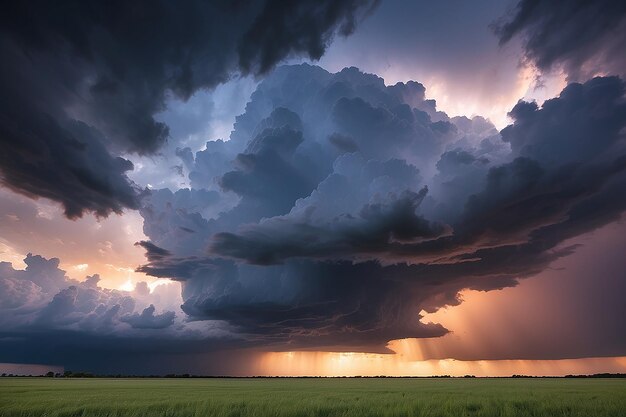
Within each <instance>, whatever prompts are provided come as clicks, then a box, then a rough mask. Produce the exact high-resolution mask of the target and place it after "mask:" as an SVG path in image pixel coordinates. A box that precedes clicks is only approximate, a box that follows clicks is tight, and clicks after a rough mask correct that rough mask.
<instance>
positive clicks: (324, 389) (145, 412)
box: [0, 378, 626, 417]
mask: <svg viewBox="0 0 626 417" xmlns="http://www.w3.org/2000/svg"><path fill="white" fill-rule="evenodd" d="M625 415H626V379H478V378H477V379H470V378H467V379H448V378H437V379H396V378H393V379H392V378H387V379H283V378H276V379H48V378H1V379H0V416H2V417H8V416H10V417H17V416H24V417H26V416H37V417H42V416H46V417H50V416H55V417H57V416H58V417H61V416H63V417H70V416H120V417H122V416H142V417H144V416H145V417H158V416H168V417H178V416H180V417H192V416H197V417H200V416H233V417H235V416H255V417H261V416H310V417H318V416H324V417H335V416H345V417H349V416H355V417H357V416H359V417H361V416H442V417H444V416H446V417H447V416H454V417H460V416H581V417H582V416H584V417H602V416H615V417H617V416H625Z"/></svg>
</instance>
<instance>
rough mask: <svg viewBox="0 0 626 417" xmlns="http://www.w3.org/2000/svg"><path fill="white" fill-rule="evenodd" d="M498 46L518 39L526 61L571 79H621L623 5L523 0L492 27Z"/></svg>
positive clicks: (625, 40)
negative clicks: (595, 76)
mask: <svg viewBox="0 0 626 417" xmlns="http://www.w3.org/2000/svg"><path fill="white" fill-rule="evenodd" d="M494 29H495V32H496V34H497V35H498V37H499V38H500V43H501V44H504V43H507V42H509V41H510V40H511V39H512V38H514V37H517V36H519V37H521V38H522V42H523V45H524V51H525V55H526V59H528V60H530V61H531V62H533V63H534V64H536V65H537V67H539V69H541V70H543V71H548V70H551V69H558V67H559V66H560V67H561V68H562V69H563V70H564V71H565V72H566V74H567V75H568V78H569V79H570V80H571V81H582V80H586V79H588V78H590V77H591V76H594V75H619V76H621V77H624V76H625V75H626V72H625V71H626V70H625V69H626V58H624V53H623V51H624V49H626V5H625V4H624V2H623V1H619V0H601V1H592V0H575V1H562V2H561V1H540V0H522V1H520V2H519V3H518V4H517V6H516V8H515V10H514V11H513V12H512V13H511V14H510V15H509V16H505V17H503V18H502V19H501V20H500V21H499V22H497V23H496V24H495V25H494Z"/></svg>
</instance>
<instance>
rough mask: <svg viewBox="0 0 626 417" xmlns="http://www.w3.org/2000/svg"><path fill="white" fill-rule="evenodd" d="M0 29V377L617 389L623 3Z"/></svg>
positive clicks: (240, 14) (104, 17)
mask: <svg viewBox="0 0 626 417" xmlns="http://www.w3.org/2000/svg"><path fill="white" fill-rule="evenodd" d="M0 31H1V32H2V36H1V38H0V56H2V61H3V62H5V63H7V64H5V65H3V67H2V69H1V70H0V97H1V98H2V100H0V371H2V372H6V373H14V372H15V373H20V372H21V373H43V372H44V371H47V370H53V371H55V372H57V371H58V370H61V369H70V370H74V371H89V372H95V373H102V374H118V373H125V374H167V373H192V374H201V375H238V376H243V375H328V376H338V375H393V376H398V375H465V374H474V375H480V376H506V375H512V374H532V375H565V374H586V373H598V372H626V322H624V320H623V317H624V316H625V315H626V310H625V307H624V305H625V304H624V302H623V294H624V292H625V290H626V261H625V260H624V257H623V253H624V251H625V250H626V238H625V236H626V233H625V232H626V214H625V213H624V212H625V210H626V197H625V196H626V194H625V193H624V190H625V189H626V172H625V171H626V84H625V82H624V78H625V77H626V62H625V61H624V55H623V53H621V51H623V50H624V48H626V6H625V5H624V3H623V2H618V1H609V0H602V1H594V2H590V1H584V0H575V1H567V2H538V1H533V0H521V1H519V2H518V1H515V0H512V1H495V0H493V1H492V0H481V1H476V2H465V1H453V0H449V1H442V2H423V1H400V0H381V1H370V0H351V1H345V2H334V1H331V0H329V1H318V2H304V1H302V2H300V1H295V2H290V3H289V4H285V3H284V2H280V1H278V0H264V1H255V2H244V3H237V2H235V3H232V2H204V1H200V0H198V1H190V2H185V3H182V4H180V3H179V4H174V3H171V2H168V1H165V0H164V1H156V2H153V1H151V2H141V1H140V2H133V3H110V2H101V1H96V0H93V1H91V0H90V1H81V2H67V3H60V4H51V3H48V2H43V1H42V2H39V1H32V2H28V3H16V4H13V5H11V6H10V7H9V8H8V10H7V12H6V13H3V15H2V16H1V17H0Z"/></svg>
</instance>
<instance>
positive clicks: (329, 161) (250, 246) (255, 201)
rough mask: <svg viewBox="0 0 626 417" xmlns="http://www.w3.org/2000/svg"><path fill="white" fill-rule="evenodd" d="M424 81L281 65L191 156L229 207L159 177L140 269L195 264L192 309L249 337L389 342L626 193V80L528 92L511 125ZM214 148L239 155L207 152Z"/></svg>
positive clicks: (433, 330)
mask: <svg viewBox="0 0 626 417" xmlns="http://www.w3.org/2000/svg"><path fill="white" fill-rule="evenodd" d="M418 87H419V86H418V85H417V84H416V83H409V84H401V83H400V84H397V85H395V86H385V84H384V83H383V81H382V79H380V78H378V77H376V76H374V75H371V74H363V73H361V72H360V71H358V70H356V69H354V68H350V69H345V70H343V71H341V72H339V73H337V74H331V73H328V72H326V71H324V70H322V69H320V68H317V67H311V66H308V65H303V66H291V67H282V68H279V69H278V70H277V71H275V72H274V73H273V74H272V75H271V76H269V77H268V78H267V79H266V80H265V81H264V82H262V83H261V84H260V85H259V87H258V89H257V91H256V92H255V93H254V94H253V96H252V100H251V102H250V103H249V104H248V106H247V111H246V113H244V114H243V115H241V116H240V117H239V118H238V119H237V123H236V125H235V130H234V131H233V132H232V134H231V139H230V141H227V142H219V143H215V142H209V143H207V149H206V150H203V151H200V152H198V153H197V154H196V155H195V157H194V155H193V154H191V155H187V158H186V166H187V170H188V171H189V172H190V173H191V174H193V175H194V177H195V178H196V179H200V178H203V179H205V181H206V182H205V186H204V187H206V188H210V189H211V190H213V191H215V192H216V193H217V194H218V195H219V197H217V195H216V198H217V199H218V200H219V199H224V198H228V201H229V204H230V206H229V208H228V209H226V210H224V209H223V206H221V207H222V209H220V210H221V211H220V212H215V211H213V212H212V211H211V206H215V205H219V203H218V200H212V201H208V200H206V199H205V200H203V201H200V200H199V199H191V200H187V201H183V200H182V199H180V198H176V197H175V195H174V194H171V193H170V194H167V193H165V194H164V191H155V192H153V193H155V194H154V195H155V198H157V200H158V201H155V203H154V204H153V203H151V201H150V200H151V197H148V198H147V200H146V205H145V206H144V207H143V208H142V209H141V212H142V213H143V215H144V219H145V229H144V230H146V231H147V233H148V236H149V237H150V239H151V241H152V242H151V243H142V245H143V246H144V247H145V248H146V250H147V253H148V259H149V260H150V262H149V263H148V264H146V265H144V266H142V267H141V268H140V270H141V271H144V272H146V273H148V274H152V275H155V276H161V277H170V278H174V279H177V280H180V281H181V282H182V285H183V298H184V304H183V310H184V311H185V312H186V313H187V314H188V315H190V316H191V317H195V318H199V319H213V320H223V321H225V322H227V323H229V324H230V325H231V326H232V328H233V329H236V330H235V332H236V333H237V334H238V335H239V336H240V337H242V338H243V340H245V341H247V343H250V344H266V345H267V344H270V345H275V346H278V345H280V346H285V345H288V346H291V347H293V346H301V347H309V348H310V347H317V348H325V349H329V348H330V349H338V348H341V347H343V348H346V349H363V350H373V351H381V350H384V346H385V344H386V342H387V341H389V340H390V339H393V338H405V337H431V336H436V335H442V334H445V332H446V330H445V329H444V328H442V327H441V326H438V325H434V324H426V323H421V322H420V317H421V315H420V312H421V311H422V310H424V311H435V310H437V309H438V308H441V307H443V306H446V305H455V304H458V303H459V299H458V293H459V291H461V290H463V289H466V288H471V289H478V290H484V291H488V290H492V289H499V288H503V287H507V286H513V285H516V283H517V281H518V280H519V279H521V278H525V277H529V276H532V275H535V274H537V273H538V272H540V271H542V270H544V269H545V268H546V267H547V266H548V265H550V263H551V262H553V261H555V260H556V259H558V258H559V257H562V256H566V255H568V254H571V253H572V252H574V251H575V249H576V247H575V246H567V245H565V244H564V242H565V241H566V240H567V239H569V238H572V237H575V236H577V235H579V234H581V233H585V232H588V231H591V230H593V229H594V228H596V227H598V226H600V225H603V224H607V223H609V222H611V221H615V220H617V219H618V218H619V216H620V214H621V213H622V212H623V210H624V209H625V208H626V199H625V198H622V197H621V194H620V196H618V195H617V194H619V193H618V191H617V190H619V189H621V188H623V187H624V186H625V185H626V183H625V181H626V172H625V171H626V156H625V155H626V149H625V146H624V138H623V129H624V126H625V123H626V122H625V121H626V104H625V103H624V91H625V89H624V82H623V81H622V80H621V79H619V78H617V77H606V78H595V79H592V80H589V81H588V82H586V83H584V84H571V85H569V86H568V87H567V88H565V89H564V90H563V91H562V93H561V94H560V96H559V97H557V98H554V99H552V100H548V101H547V102H545V103H544V104H543V106H542V107H539V106H537V105H536V104H535V103H527V102H520V103H518V104H517V105H516V106H515V107H514V108H513V109H512V111H511V113H510V116H511V117H512V119H513V123H512V124H511V125H510V126H508V127H507V128H505V129H504V130H503V131H502V132H501V134H500V133H498V132H497V131H496V130H495V129H493V127H492V126H491V125H490V124H489V123H488V122H486V121H485V120H484V119H482V118H475V119H474V120H470V119H466V118H448V117H447V116H446V115H445V114H444V113H441V112H438V111H436V108H435V106H434V103H432V102H431V101H426V100H424V94H423V87H422V88H418ZM338 138H339V139H338ZM346 144H348V145H346ZM207 153H210V154H211V158H212V160H219V158H223V159H227V160H231V161H233V163H232V165H230V166H229V165H228V164H210V165H205V164H203V163H202V161H203V159H202V158H204V157H205V154H207ZM191 174H190V175H191ZM210 178H213V180H210ZM194 187H198V188H204V187H203V185H202V182H201V181H196V182H194ZM218 187H221V191H216V190H219V188H218ZM186 192H187V193H188V192H189V191H186ZM192 192H193V190H192ZM232 194H235V195H236V197H237V198H236V199H233V198H232V197H228V196H229V195H232ZM166 195H169V197H166ZM157 196H158V197H157ZM163 198H166V200H163ZM164 201H169V202H170V203H169V205H164ZM202 213H204V214H202ZM151 231H155V232H156V231H158V233H151Z"/></svg>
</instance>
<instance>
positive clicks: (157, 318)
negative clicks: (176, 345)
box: [120, 304, 176, 329]
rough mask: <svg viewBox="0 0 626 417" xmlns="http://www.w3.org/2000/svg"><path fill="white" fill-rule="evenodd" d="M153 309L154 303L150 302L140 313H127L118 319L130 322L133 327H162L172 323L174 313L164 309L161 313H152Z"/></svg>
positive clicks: (154, 309) (174, 316)
mask: <svg viewBox="0 0 626 417" xmlns="http://www.w3.org/2000/svg"><path fill="white" fill-rule="evenodd" d="M155 311H156V308H155V307H154V305H153V304H150V305H149V306H148V307H146V308H145V309H144V310H143V311H142V312H141V314H138V313H135V314H129V315H126V316H122V317H121V318H120V320H121V321H123V322H125V323H128V324H130V325H131V326H132V327H134V328H135V329H164V328H166V327H169V326H171V325H172V324H174V319H175V318H176V313H174V312H173V311H166V312H165V313H162V314H154V312H155Z"/></svg>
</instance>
